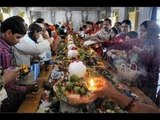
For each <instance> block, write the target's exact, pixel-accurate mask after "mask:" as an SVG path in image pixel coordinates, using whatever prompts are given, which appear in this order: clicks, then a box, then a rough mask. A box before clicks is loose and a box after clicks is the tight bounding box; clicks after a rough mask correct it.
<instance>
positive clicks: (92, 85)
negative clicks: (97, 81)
mask: <svg viewBox="0 0 160 120" xmlns="http://www.w3.org/2000/svg"><path fill="white" fill-rule="evenodd" d="M90 86H91V87H92V88H93V87H94V81H93V79H91V80H90Z"/></svg>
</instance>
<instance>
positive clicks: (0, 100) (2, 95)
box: [0, 87, 8, 105]
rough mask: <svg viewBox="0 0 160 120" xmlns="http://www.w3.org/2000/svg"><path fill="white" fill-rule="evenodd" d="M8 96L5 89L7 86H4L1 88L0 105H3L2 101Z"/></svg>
mask: <svg viewBox="0 0 160 120" xmlns="http://www.w3.org/2000/svg"><path fill="white" fill-rule="evenodd" d="M7 97H8V95H7V92H6V90H5V88H4V87H3V88H2V89H1V90H0V105H1V102H2V101H3V100H4V99H6V98H7Z"/></svg>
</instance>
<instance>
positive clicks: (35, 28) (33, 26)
mask: <svg viewBox="0 0 160 120" xmlns="http://www.w3.org/2000/svg"><path fill="white" fill-rule="evenodd" d="M29 31H30V33H34V32H40V31H42V28H41V26H39V25H38V24H36V23H32V24H30V25H29Z"/></svg>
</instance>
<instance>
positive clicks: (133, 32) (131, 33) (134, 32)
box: [126, 31, 138, 39]
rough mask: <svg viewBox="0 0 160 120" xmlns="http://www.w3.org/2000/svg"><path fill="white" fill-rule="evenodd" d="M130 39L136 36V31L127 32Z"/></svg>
mask: <svg viewBox="0 0 160 120" xmlns="http://www.w3.org/2000/svg"><path fill="white" fill-rule="evenodd" d="M126 35H127V36H129V37H130V38H131V39H133V38H138V33H137V32H136V31H129V32H128V33H127V34H126Z"/></svg>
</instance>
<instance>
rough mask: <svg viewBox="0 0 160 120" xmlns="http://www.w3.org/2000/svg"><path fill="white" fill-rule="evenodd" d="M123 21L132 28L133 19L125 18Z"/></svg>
mask: <svg viewBox="0 0 160 120" xmlns="http://www.w3.org/2000/svg"><path fill="white" fill-rule="evenodd" d="M123 23H125V24H127V25H129V27H130V29H131V27H132V24H131V21H130V20H128V19H126V20H123V21H122V23H121V24H123Z"/></svg>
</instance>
